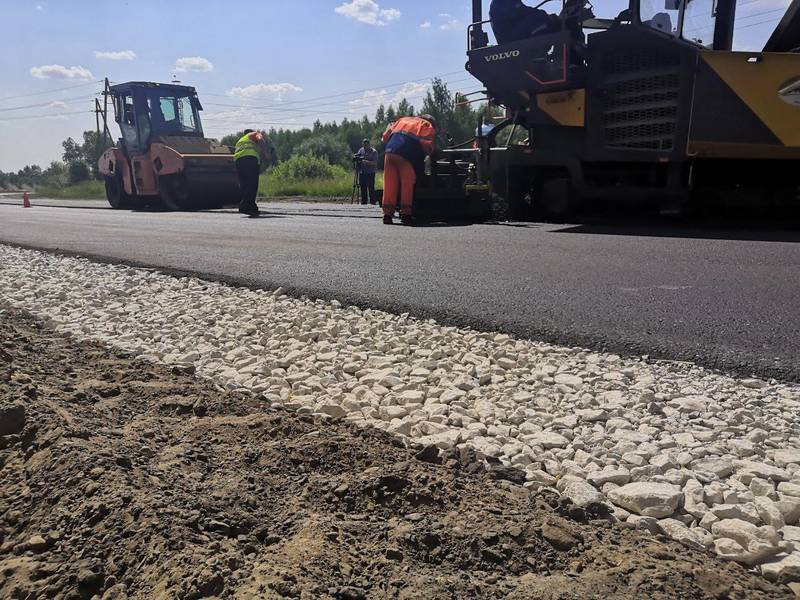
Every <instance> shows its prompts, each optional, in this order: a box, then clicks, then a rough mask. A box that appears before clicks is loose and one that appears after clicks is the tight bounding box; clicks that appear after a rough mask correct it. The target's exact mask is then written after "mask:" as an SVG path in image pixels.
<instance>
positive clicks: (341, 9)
mask: <svg viewBox="0 0 800 600" xmlns="http://www.w3.org/2000/svg"><path fill="white" fill-rule="evenodd" d="M334 10H335V11H336V12H337V13H338V14H340V15H342V16H344V17H347V18H348V19H355V20H356V21H359V22H360V23H366V24H367V25H376V26H378V27H382V26H383V25H386V23H388V22H389V21H395V20H397V19H399V18H400V17H401V16H402V13H401V12H400V11H399V10H397V9H396V8H381V7H380V5H379V4H378V3H377V2H375V0H351V1H350V2H345V3H344V4H342V5H341V6H338V7H336V8H335V9H334Z"/></svg>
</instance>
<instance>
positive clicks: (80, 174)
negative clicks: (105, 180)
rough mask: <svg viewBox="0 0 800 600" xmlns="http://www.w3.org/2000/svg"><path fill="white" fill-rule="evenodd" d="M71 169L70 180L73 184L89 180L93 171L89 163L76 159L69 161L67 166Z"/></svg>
mask: <svg viewBox="0 0 800 600" xmlns="http://www.w3.org/2000/svg"><path fill="white" fill-rule="evenodd" d="M67 168H68V171H69V182H70V183H71V184H75V183H80V182H82V181H88V180H89V178H91V176H92V172H91V170H90V169H89V165H87V164H86V163H85V162H83V161H76V162H72V163H69V165H68V166H67Z"/></svg>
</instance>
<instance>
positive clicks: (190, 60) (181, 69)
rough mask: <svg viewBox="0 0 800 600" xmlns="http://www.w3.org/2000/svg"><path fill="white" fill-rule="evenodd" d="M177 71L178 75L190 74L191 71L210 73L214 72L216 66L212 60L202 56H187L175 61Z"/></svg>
mask: <svg viewBox="0 0 800 600" xmlns="http://www.w3.org/2000/svg"><path fill="white" fill-rule="evenodd" d="M175 70H176V71H177V72H178V73H188V72H190V71H196V72H200V73H208V72H209V71H213V70H214V65H213V63H212V62H211V61H210V60H208V59H207V58H203V57H202V56H187V57H184V58H179V59H178V60H177V61H175Z"/></svg>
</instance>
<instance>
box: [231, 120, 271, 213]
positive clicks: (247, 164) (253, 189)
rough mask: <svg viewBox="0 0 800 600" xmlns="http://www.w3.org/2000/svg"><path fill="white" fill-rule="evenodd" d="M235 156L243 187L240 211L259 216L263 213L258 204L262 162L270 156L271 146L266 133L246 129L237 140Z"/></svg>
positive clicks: (241, 187) (240, 182)
mask: <svg viewBox="0 0 800 600" xmlns="http://www.w3.org/2000/svg"><path fill="white" fill-rule="evenodd" d="M234 158H235V159H236V173H237V174H238V175H239V188H240V189H241V196H240V200H239V212H240V213H242V214H245V215H249V216H251V217H257V216H258V215H259V214H261V213H260V211H259V210H258V205H257V204H256V196H258V180H259V177H260V174H261V164H262V162H267V161H268V160H269V158H270V148H269V144H268V143H267V140H266V139H265V138H264V134H262V133H261V132H260V131H254V130H252V129H245V131H244V135H243V136H242V137H241V138H239V141H238V142H236V152H235V153H234Z"/></svg>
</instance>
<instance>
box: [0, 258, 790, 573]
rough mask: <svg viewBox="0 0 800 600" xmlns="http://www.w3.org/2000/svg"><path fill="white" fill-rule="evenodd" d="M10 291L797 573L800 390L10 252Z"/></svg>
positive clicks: (276, 397)
mask: <svg viewBox="0 0 800 600" xmlns="http://www.w3.org/2000/svg"><path fill="white" fill-rule="evenodd" d="M0 301H2V302H5V303H8V304H10V305H12V306H15V307H19V308H24V309H26V310H28V311H30V312H31V313H32V314H34V315H37V316H39V317H43V318H47V319H49V320H51V321H52V322H53V323H54V324H55V325H56V326H57V327H58V328H59V329H60V330H62V331H64V332H67V333H70V334H72V335H74V336H75V337H76V338H78V339H90V340H95V341H100V342H103V343H106V344H109V345H111V346H114V347H116V348H120V349H123V350H126V351H129V352H131V353H136V354H138V355H140V356H142V357H144V358H146V359H148V360H151V361H155V362H160V363H165V364H168V365H182V366H189V365H191V366H193V367H195V368H196V370H197V373H198V374H199V375H200V376H202V377H205V378H208V379H209V380H211V381H214V382H215V383H216V384H217V385H218V386H220V388H223V389H241V390H249V391H252V392H255V393H259V394H263V395H264V396H265V397H266V398H267V399H268V400H270V401H272V402H277V403H282V404H284V405H285V406H288V407H291V408H294V409H296V410H298V411H299V412H304V413H318V414H324V415H328V416H330V417H341V418H346V419H349V420H351V421H354V422H356V423H358V424H360V425H363V426H374V427H379V428H381V429H384V430H386V431H389V432H391V433H393V434H395V435H398V436H400V437H402V438H403V439H404V440H406V441H407V442H408V443H409V444H413V445H418V444H426V445H435V446H437V447H438V448H441V449H450V448H454V447H462V446H470V447H472V448H474V449H476V450H477V451H479V452H481V453H483V454H484V455H487V456H491V457H496V458H497V459H499V460H500V461H501V462H502V463H503V464H505V465H508V466H512V465H513V466H516V467H518V468H520V469H522V470H524V471H525V473H526V477H527V481H528V483H527V484H526V485H527V486H528V487H530V488H533V489H537V488H542V487H553V486H556V487H558V489H559V490H560V491H561V492H562V493H564V494H566V495H570V496H572V497H573V498H574V500H575V501H576V502H577V503H579V504H581V505H583V506H589V505H592V504H597V503H608V502H613V503H614V504H615V506H612V508H613V509H614V510H613V513H614V515H616V516H617V518H620V519H623V520H628V522H630V523H632V524H634V525H635V526H641V527H644V528H647V529H648V530H651V531H654V532H655V531H662V532H666V533H667V534H668V535H670V536H672V537H673V538H675V539H676V540H679V541H681V542H683V543H685V544H687V545H690V546H693V547H698V548H699V547H704V548H705V547H714V548H715V549H716V551H717V553H718V554H719V555H720V556H721V557H724V558H728V559H731V560H737V561H739V562H743V563H746V564H749V565H757V564H764V572H765V575H766V576H768V577H770V578H773V579H780V580H785V579H791V580H794V579H793V578H795V577H800V575H797V560H798V558H797V557H798V554H797V553H798V551H800V549H798V547H800V541H798V539H797V532H798V525H799V524H800V523H798V521H800V416H799V415H800V387H798V386H795V385H787V384H780V383H778V382H775V381H763V380H760V379H755V378H748V379H736V378H733V377H728V376H723V375H718V374H714V373H711V372H709V371H707V370H704V369H702V368H700V367H697V366H695V365H692V364H689V363H685V362H669V361H660V362H651V361H646V360H634V359H623V358H621V357H619V356H617V355H614V354H607V353H599V352H591V351H588V350H584V349H580V348H565V347H559V346H555V345H550V344H544V343H537V342H533V341H525V340H519V339H515V338H513V337H511V336H508V335H504V334H497V333H491V332H479V331H472V330H464V329H458V328H454V327H445V326H441V325H439V324H437V323H435V322H433V321H422V320H417V319H413V318H410V317H409V316H408V315H399V316H398V315H392V314H388V313H385V312H381V311H377V310H362V309H359V308H355V307H345V306H342V305H341V304H340V303H338V302H335V301H333V302H324V301H314V300H309V299H305V298H300V299H297V298H291V297H288V296H286V295H285V294H284V290H282V289H279V290H276V291H274V292H269V291H258V290H249V289H244V288H235V287H231V286H226V285H223V284H219V283H212V282H208V281H203V280H200V279H196V278H175V277H170V276H168V275H164V274H160V273H158V272H155V271H152V270H147V269H135V268H129V267H124V266H113V265H101V264H97V263H93V262H90V261H87V260H83V259H77V258H68V257H59V256H55V255H52V254H48V253H43V252H37V251H32V250H24V249H19V248H13V247H9V246H3V245H0ZM658 519H662V521H658ZM659 524H660V525H659Z"/></svg>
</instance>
